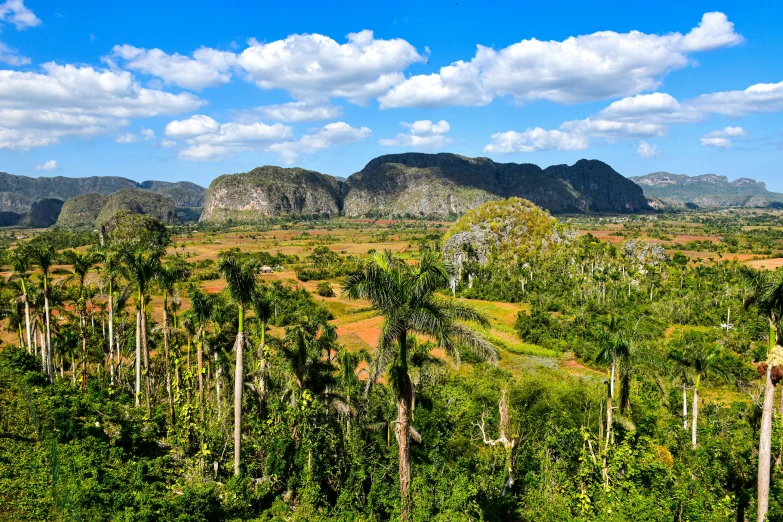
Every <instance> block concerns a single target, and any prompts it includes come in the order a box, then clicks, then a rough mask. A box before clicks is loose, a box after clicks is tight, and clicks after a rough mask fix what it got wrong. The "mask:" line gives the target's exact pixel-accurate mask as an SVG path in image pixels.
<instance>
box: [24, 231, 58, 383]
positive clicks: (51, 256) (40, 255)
mask: <svg viewBox="0 0 783 522" xmlns="http://www.w3.org/2000/svg"><path fill="white" fill-rule="evenodd" d="M28 255H29V257H30V259H31V260H32V261H33V263H34V264H36V265H38V268H40V270H41V283H42V286H43V298H44V321H45V324H46V349H45V350H43V351H42V353H44V354H45V357H44V361H43V366H44V371H45V373H46V374H47V375H48V376H49V380H52V379H54V364H53V361H52V359H53V357H54V351H53V349H52V328H51V314H50V313H49V312H50V310H49V291H50V283H51V281H50V278H51V270H52V265H54V261H55V257H56V255H57V253H56V252H55V250H54V248H53V247H52V246H50V245H39V246H35V247H33V248H30V249H29V251H28Z"/></svg>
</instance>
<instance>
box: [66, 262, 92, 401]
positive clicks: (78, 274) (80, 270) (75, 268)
mask: <svg viewBox="0 0 783 522" xmlns="http://www.w3.org/2000/svg"><path fill="white" fill-rule="evenodd" d="M63 257H65V259H66V261H68V263H70V264H71V271H72V272H73V278H74V279H76V281H77V283H78V286H77V288H76V307H77V310H78V313H79V332H80V334H81V338H82V388H84V386H85V385H86V380H87V324H86V319H85V315H86V303H87V295H86V292H85V282H86V280H87V274H89V273H90V270H92V269H93V267H94V266H95V264H96V262H97V261H98V260H97V258H96V257H95V256H94V255H93V254H91V253H85V254H82V253H79V252H76V251H75V250H66V251H65V252H63Z"/></svg>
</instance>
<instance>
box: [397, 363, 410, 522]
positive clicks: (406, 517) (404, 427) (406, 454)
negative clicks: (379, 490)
mask: <svg viewBox="0 0 783 522" xmlns="http://www.w3.org/2000/svg"><path fill="white" fill-rule="evenodd" d="M401 378H402V380H403V385H404V388H403V390H402V393H401V394H400V396H399V397H398V398H397V429H398V437H397V438H398V439H399V465H400V499H401V502H402V506H401V510H400V520H401V522H409V521H410V520H411V506H410V501H411V499H410V485H411V433H410V413H411V382H410V377H409V376H408V372H405V373H404V374H403V375H402V376H401Z"/></svg>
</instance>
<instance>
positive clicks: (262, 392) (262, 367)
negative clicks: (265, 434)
mask: <svg viewBox="0 0 783 522" xmlns="http://www.w3.org/2000/svg"><path fill="white" fill-rule="evenodd" d="M265 347H266V323H263V322H262V323H261V343H260V344H259V345H258V402H259V407H260V411H261V414H262V415H263V413H264V405H265V400H264V399H265V397H266V377H265V373H266V358H265V357H264V348H265Z"/></svg>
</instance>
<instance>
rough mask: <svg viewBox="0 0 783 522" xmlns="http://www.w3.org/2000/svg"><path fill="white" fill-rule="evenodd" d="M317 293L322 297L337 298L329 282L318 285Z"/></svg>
mask: <svg viewBox="0 0 783 522" xmlns="http://www.w3.org/2000/svg"><path fill="white" fill-rule="evenodd" d="M315 293H316V294H318V295H320V296H321V297H334V296H335V293H334V290H332V285H330V284H329V283H328V282H327V281H321V282H320V283H318V286H317V287H316V288H315Z"/></svg>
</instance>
